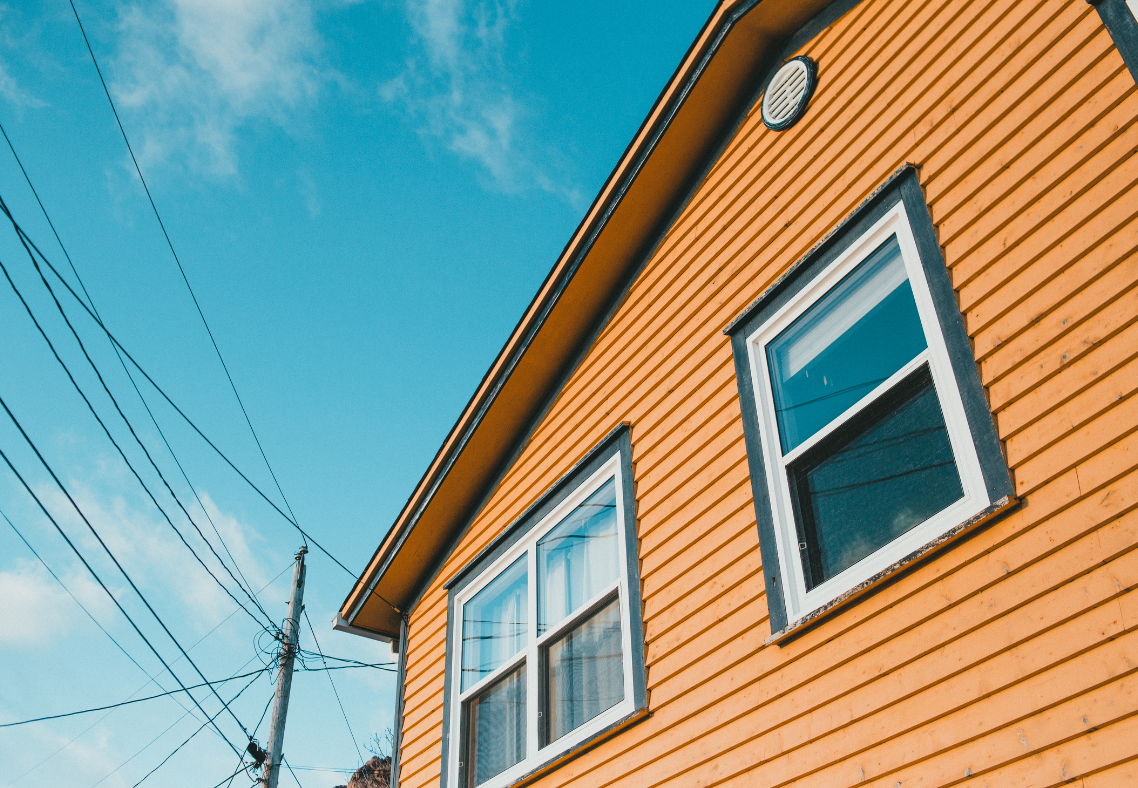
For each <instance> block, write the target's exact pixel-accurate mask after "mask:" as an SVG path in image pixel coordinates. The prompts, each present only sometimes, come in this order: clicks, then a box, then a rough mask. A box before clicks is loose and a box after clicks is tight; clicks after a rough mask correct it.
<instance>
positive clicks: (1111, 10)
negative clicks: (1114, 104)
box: [1090, 0, 1138, 79]
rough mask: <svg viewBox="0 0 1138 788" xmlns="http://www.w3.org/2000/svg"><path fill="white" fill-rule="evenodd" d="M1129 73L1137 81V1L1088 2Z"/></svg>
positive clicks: (1093, 0)
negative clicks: (1100, 19)
mask: <svg viewBox="0 0 1138 788" xmlns="http://www.w3.org/2000/svg"><path fill="white" fill-rule="evenodd" d="M1090 2H1091V5H1093V6H1094V7H1095V9H1096V10H1097V11H1098V14H1099V16H1100V17H1101V18H1102V23H1103V25H1104V26H1105V27H1106V29H1107V32H1109V33H1110V37H1111V39H1112V40H1113V41H1114V45H1115V47H1117V49H1118V52H1119V54H1120V55H1122V59H1123V60H1124V61H1125V62H1126V65H1127V67H1128V68H1129V69H1130V73H1131V74H1132V75H1133V76H1134V78H1135V79H1138V18H1136V17H1138V0H1090Z"/></svg>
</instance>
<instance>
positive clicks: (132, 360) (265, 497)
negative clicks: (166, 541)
mask: <svg viewBox="0 0 1138 788" xmlns="http://www.w3.org/2000/svg"><path fill="white" fill-rule="evenodd" d="M8 219H9V221H11V222H12V224H13V226H14V227H15V228H16V232H17V233H19V235H20V237H21V238H23V239H24V241H25V242H27V244H28V245H29V246H31V248H32V249H33V250H34V251H35V253H36V255H37V256H38V257H39V259H40V260H41V261H43V263H44V264H45V265H46V266H47V267H48V270H50V271H51V272H52V274H53V275H54V276H55V278H56V279H58V280H59V282H60V284H62V285H63V287H64V288H65V289H66V290H67V291H68V293H70V294H71V297H72V298H74V299H75V300H76V301H77V302H78V303H79V305H80V306H81V307H83V310H84V311H85V312H86V313H87V315H88V317H90V318H91V319H92V320H93V321H95V323H96V324H97V325H98V326H99V328H100V329H101V330H102V331H103V333H105V334H106V335H107V338H108V339H109V340H110V341H111V342H112V343H114V345H115V347H116V348H118V349H119V350H120V351H122V354H123V355H124V356H125V357H126V359H127V360H128V361H129V362H130V363H131V365H132V366H134V368H135V369H137V370H138V372H139V373H140V374H141V375H142V376H143V377H144V378H146V382H147V383H149V384H150V385H151V386H153V387H154V390H155V391H157V392H158V393H159V394H160V395H162V398H163V399H164V400H165V401H166V403H167V404H168V405H169V406H170V407H171V408H173V409H174V412H175V413H177V414H178V415H179V416H181V418H182V420H183V421H185V422H186V424H187V425H189V427H190V428H191V429H192V430H193V431H194V432H196V433H197V435H198V437H200V438H201V439H202V440H203V441H205V443H206V445H208V446H209V447H210V448H211V449H213V451H214V452H215V453H216V454H217V456H219V457H220V458H221V459H222V460H223V461H225V463H226V465H228V466H229V467H230V468H231V469H232V470H233V472H234V473H236V474H237V475H238V476H240V477H241V480H242V481H244V482H245V483H246V484H247V485H249V487H250V488H251V489H252V490H253V491H254V492H255V493H257V495H259V496H261V498H262V500H264V501H265V503H267V504H268V505H269V506H271V507H272V508H273V509H274V510H275V511H276V513H277V514H279V515H280V516H281V517H282V518H284V520H285V521H286V522H287V523H288V524H289V525H291V526H292V527H293V528H295V529H296V530H297V531H298V532H299V533H300V535H301V536H302V537H303V538H304V539H305V540H306V542H311V543H312V544H313V545H314V546H315V547H316V548H317V549H318V550H320V552H322V553H324V555H326V556H327V557H328V558H329V559H330V560H331V561H332V563H334V564H336V566H338V567H340V568H341V569H343V570H344V571H345V572H347V573H348V574H349V575H350V576H352V577H353V578H358V577H359V573H358V572H353V571H352V570H351V569H349V568H348V567H347V566H345V565H344V563H343V562H342V561H340V559H338V558H336V556H334V555H332V553H331V552H329V551H328V549H327V548H326V547H324V546H323V545H322V544H320V543H319V542H318V541H317V540H316V539H314V538H313V537H312V534H310V533H308V532H307V531H305V530H304V529H303V528H301V527H300V525H299V524H297V522H296V521H295V520H294V519H293V518H292V517H290V516H289V515H288V514H287V513H285V511H284V510H283V509H281V508H280V507H279V506H278V505H277V504H276V502H275V501H273V499H272V498H270V497H269V496H268V495H266V494H265V493H264V491H263V490H261V488H260V487H258V486H257V485H256V484H255V483H254V482H253V480H252V479H250V478H249V477H248V476H247V475H246V474H245V473H244V472H243V471H242V470H241V469H240V468H238V467H237V466H236V465H235V464H234V463H233V461H232V460H231V459H229V457H228V456H226V454H225V452H223V451H222V450H221V449H220V448H218V446H217V444H216V443H214V442H213V441H212V440H210V438H209V436H207V435H206V434H205V433H204V432H202V430H201V428H200V427H198V425H197V424H195V423H194V421H193V419H191V418H190V417H189V416H187V415H186V413H185V411H183V410H182V409H181V408H180V407H179V406H178V404H177V403H176V402H174V400H173V399H171V397H170V395H169V394H167V393H166V391H165V390H164V389H163V388H162V387H161V386H159V385H158V383H157V381H155V380H154V378H153V377H151V375H150V373H148V372H147V371H146V369H145V368H143V366H142V365H141V364H139V363H138V361H137V360H135V358H134V356H132V355H131V354H130V351H128V350H127V349H126V348H125V347H124V346H123V344H122V343H121V342H120V341H119V340H118V338H117V337H115V335H114V334H113V333H111V331H110V329H108V328H107V327H106V325H104V324H103V323H102V321H100V320H99V317H98V315H96V314H95V313H94V312H92V311H91V308H90V307H88V306H87V304H86V303H84V301H83V299H82V298H80V297H79V294H78V293H76V292H75V288H73V287H72V286H71V284H70V283H69V282H68V281H67V280H66V279H65V278H64V277H63V275H62V274H60V273H59V270H58V269H57V268H56V267H55V266H54V265H53V264H52V262H51V260H50V259H49V258H48V257H47V255H45V254H44V253H43V252H42V251H41V250H40V248H39V247H38V246H37V245H36V243H35V241H34V240H32V238H31V237H30V236H29V235H28V234H27V233H26V232H24V229H23V228H22V227H21V226H20V224H19V222H17V221H16V220H15V218H14V217H13V216H11V215H9V216H8ZM371 594H372V595H373V596H375V597H376V598H378V599H379V600H381V601H382V602H383V603H384V604H386V605H388V606H389V607H390V608H391V609H392V610H394V611H395V612H397V613H402V611H401V610H400V609H399V608H398V607H396V606H395V605H393V604H392V603H391V602H390V601H388V600H387V599H384V598H383V596H381V595H380V594H379V593H378V592H376V591H372V592H371Z"/></svg>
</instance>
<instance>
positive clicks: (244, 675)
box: [0, 668, 268, 728]
mask: <svg viewBox="0 0 1138 788" xmlns="http://www.w3.org/2000/svg"><path fill="white" fill-rule="evenodd" d="M266 670H268V668H261V669H260V670H254V671H252V672H251V673H242V674H241V675H239V676H230V677H229V678H227V679H219V680H217V681H203V682H202V683H201V684H191V685H190V686H188V687H186V688H185V689H184V690H181V689H176V690H170V691H169V692H161V693H159V694H157V695H147V696H146V697H145V698H133V699H131V700H124V701H122V702H120V703H112V704H111V705H109V706H96V707H95V708H92V709H81V710H79V711H69V712H66V713H64V714H52V715H49V716H47V717H35V718H33V719H30V720H20V721H19V722H5V723H2V724H0V728H14V727H16V726H17V725H28V724H29V723H33V722H46V721H47V720H60V719H63V718H64V717H75V716H78V715H80V714H92V713H94V712H96V711H107V710H108V709H117V708H120V707H122V706H130V705H131V704H134V703H142V702H144V701H148V700H156V699H158V698H165V697H168V696H170V695H176V694H178V693H180V692H189V691H190V690H192V689H199V688H200V687H216V686H218V685H220V684H225V683H226V682H229V681H233V680H234V679H244V678H248V677H249V676H256V675H258V674H260V673H264V672H265V671H266Z"/></svg>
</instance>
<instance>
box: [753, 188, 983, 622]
mask: <svg viewBox="0 0 1138 788" xmlns="http://www.w3.org/2000/svg"><path fill="white" fill-rule="evenodd" d="M892 235H896V237H897V241H898V244H899V246H900V248H901V257H902V260H903V262H904V264H905V270H906V273H907V274H908V278H909V282H910V285H911V287H912V290H913V298H914V300H915V301H916V304H917V312H918V315H919V316H920V320H921V326H922V329H923V331H924V334H925V341H926V344H927V347H926V349H925V350H924V351H922V352H921V353H920V354H918V355H917V356H916V357H914V358H913V359H912V360H911V361H910V362H909V363H907V364H906V365H905V366H904V367H902V368H901V369H900V370H898V371H897V372H895V373H894V374H893V375H892V376H890V378H889V379H888V380H885V381H883V382H882V383H881V384H879V385H878V386H877V387H875V388H874V389H873V391H871V392H869V393H868V394H866V395H865V396H864V397H862V398H861V399H860V400H859V401H858V402H856V403H854V404H853V405H852V406H850V407H849V408H848V409H847V410H846V411H844V412H843V413H842V414H840V415H839V416H837V417H836V418H834V419H833V420H832V421H831V422H830V423H828V424H827V425H826V426H825V427H824V428H823V429H821V430H819V431H818V432H817V433H815V434H814V435H812V436H811V437H810V438H808V439H807V440H806V441H803V443H802V444H800V445H798V446H796V447H795V448H794V449H792V450H791V451H790V452H788V453H786V454H783V452H782V444H781V442H780V435H779V431H778V418H777V413H776V411H775V399H774V390H773V383H772V379H771V370H770V368H769V366H768V361H767V346H768V345H769V344H770V343H772V342H773V341H774V340H775V339H776V338H777V337H778V336H779V335H780V334H781V333H782V332H783V331H784V330H785V329H787V328H788V327H789V326H790V325H791V324H792V323H793V322H794V321H795V320H796V319H797V318H798V317H800V316H801V315H802V314H804V313H805V312H806V310H808V309H809V308H810V307H811V306H812V305H813V304H815V303H817V302H818V301H819V300H820V299H822V298H823V297H824V296H825V295H826V294H827V293H829V292H831V291H832V290H833V288H834V287H835V286H837V285H838V283H839V282H841V280H842V279H843V278H844V277H845V276H846V275H847V274H849V273H850V272H851V271H852V270H853V269H854V268H856V267H857V265H858V264H859V263H861V262H862V261H863V260H865V259H866V258H867V257H868V256H869V255H870V254H872V253H873V251H874V250H876V249H877V248H878V247H879V246H881V244H883V243H884V242H885V241H887V240H888V239H889V237H890V236H892ZM746 345H747V350H748V356H749V360H750V366H751V382H752V390H753V391H754V393H755V400H756V406H757V409H758V417H759V419H758V420H759V425H760V429H759V432H760V436H761V443H762V451H763V456H764V460H765V461H764V466H765V470H766V475H767V478H766V480H765V481H766V484H767V488H768V492H769V494H770V500H771V506H772V508H773V510H774V511H773V514H774V523H775V529H774V530H775V537H776V538H775V541H776V548H777V551H778V555H779V572H780V576H781V581H782V584H783V586H782V587H783V592H784V597H785V602H786V607H787V614H788V619H789V620H790V621H795V620H797V619H800V618H802V617H803V616H805V615H808V614H809V613H811V612H813V611H814V610H817V609H818V608H820V607H822V606H823V605H825V604H826V603H828V602H830V601H832V600H833V599H835V598H837V597H838V596H840V595H841V594H843V593H845V592H846V591H849V590H850V589H852V588H853V587H854V586H856V585H858V584H859V583H861V582H864V581H865V580H868V579H869V578H871V577H873V576H874V575H876V574H877V573H879V572H881V571H884V570H885V569H887V568H888V567H889V566H891V565H892V564H893V563H895V562H896V561H898V560H900V559H901V558H903V557H904V556H906V555H908V554H909V553H911V552H913V551H914V550H917V549H919V548H920V547H922V546H924V545H925V544H927V543H928V542H930V541H931V540H933V539H935V538H936V537H937V536H939V535H940V534H941V533H943V532H944V531H946V530H947V529H949V528H952V527H953V526H955V525H958V524H959V523H961V522H963V521H964V520H965V519H967V518H968V517H969V516H971V515H972V514H975V512H976V511H979V510H980V509H982V508H983V507H984V506H987V505H988V503H989V501H988V494H987V489H986V487H985V485H984V479H983V475H982V473H981V470H980V463H979V459H978V457H977V455H976V450H975V446H974V445H973V442H972V436H971V431H970V430H969V427H968V421H967V417H966V415H965V413H964V406H963V403H962V401H961V397H960V392H959V389H958V387H957V383H956V376H955V374H954V372H953V370H952V365H951V361H950V359H949V355H948V348H947V346H946V344H945V341H944V337H943V336H942V335H941V331H940V323H939V321H938V319H937V315H936V311H935V307H934V305H933V302H932V296H931V294H930V292H929V286H928V283H927V281H926V279H925V274H924V269H923V267H922V265H921V260H920V256H919V254H918V252H917V248H916V242H915V240H914V238H913V234H912V230H911V228H910V225H909V220H908V216H907V214H906V211H905V207H904V204H903V203H898V204H897V205H896V206H894V207H893V208H892V209H890V210H889V211H887V212H886V213H885V215H884V216H882V217H881V219H879V220H878V221H877V222H876V223H875V224H874V225H873V226H872V227H871V228H870V229H869V230H868V231H867V232H865V233H864V234H863V235H862V236H861V237H860V238H858V239H857V240H856V241H855V242H854V243H853V244H851V245H850V246H849V248H847V249H846V250H845V252H843V253H842V254H841V255H839V256H838V257H837V258H836V259H835V260H834V261H833V262H832V263H830V264H829V265H828V266H827V267H826V269H825V270H824V271H822V272H821V273H820V274H819V275H818V276H817V277H815V278H814V280H813V281H812V282H811V283H810V284H809V285H807V286H806V287H805V288H803V289H802V291H800V292H799V293H798V294H797V295H796V296H795V297H794V298H792V299H790V300H789V301H788V302H787V303H786V304H784V305H783V306H782V307H781V308H780V309H779V310H778V311H777V312H775V314H774V315H772V316H771V317H770V319H769V320H767V321H766V323H764V324H763V325H762V326H760V327H759V328H758V329H756V330H755V331H754V332H752V333H751V334H750V335H749V336H748V337H747V339H746ZM921 364H928V366H929V369H930V372H931V374H932V378H933V385H934V387H935V389H936V393H937V396H938V399H939V401H940V405H941V410H942V412H943V413H944V417H945V423H946V425H947V426H948V436H949V441H950V444H951V446H952V451H953V455H954V458H955V460H956V464H957V470H958V472H959V474H960V479H961V485H962V486H963V488H964V497H963V498H961V499H960V500H959V501H957V502H956V503H954V504H952V505H950V506H949V507H947V508H945V509H943V510H941V511H940V512H939V513H938V514H936V515H934V516H933V517H931V518H929V519H928V520H926V521H925V522H923V523H921V524H920V525H919V526H917V527H915V528H913V529H912V530H910V531H909V532H907V533H905V534H903V535H902V536H900V537H898V538H897V539H896V540H894V541H892V542H890V543H889V544H888V545H886V546H884V547H882V548H880V549H879V550H877V551H876V552H874V553H872V554H871V555H869V556H867V557H866V558H864V559H862V560H861V561H859V562H858V563H856V564H854V565H853V566H851V567H849V568H847V569H846V570H844V571H842V572H840V573H838V574H837V575H836V576H834V577H831V578H830V579H828V580H826V581H825V582H823V583H821V584H819V585H817V586H815V587H814V588H813V589H810V590H809V591H808V590H807V588H806V580H805V572H804V569H803V566H802V556H801V554H800V552H799V549H798V548H799V545H798V534H797V526H796V521H795V519H794V511H793V501H792V493H791V490H790V481H789V479H788V474H787V470H788V466H789V465H790V464H791V463H792V462H794V460H796V459H797V458H799V457H801V456H802V455H803V454H804V453H805V452H807V451H809V450H810V449H811V448H812V447H814V446H815V445H817V444H818V442H819V441H821V440H823V439H824V438H825V437H826V436H828V435H830V434H831V433H833V431H834V430H836V429H838V428H840V427H841V426H842V425H843V424H845V423H847V422H849V420H850V419H852V418H856V416H857V414H859V413H861V412H862V411H863V410H865V408H866V407H869V406H870V405H872V403H873V402H875V401H876V400H878V399H879V398H880V397H882V396H884V395H885V394H886V393H887V392H888V391H890V390H891V389H892V387H893V386H895V385H897V383H898V382H899V381H901V380H902V379H903V378H904V377H905V376H906V375H908V374H910V373H912V372H913V371H914V370H915V369H917V368H918V367H919V366H920V365H921Z"/></svg>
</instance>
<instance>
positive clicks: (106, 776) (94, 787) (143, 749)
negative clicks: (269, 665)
mask: <svg viewBox="0 0 1138 788" xmlns="http://www.w3.org/2000/svg"><path fill="white" fill-rule="evenodd" d="M256 658H257V657H256V655H254V656H253V657H252V658H250V659H249V660H248V662H246V663H245V664H244V665H242V666H241V667H239V668H238V669H237V671H236V673H240V672H241V671H243V670H244V669H245V668H247V667H248V666H249V662H252V661H253V660H254V659H256ZM231 678H232V677H231ZM228 680H229V679H226V681H228ZM189 714H190V712H189V711H188V710H187V711H186V713H185V714H183V715H182V716H180V717H178V719H176V720H174V721H173V722H172V723H170V724H169V725H168V726H166V728H165V730H163V731H162V732H161V733H159V734H158V735H157V736H155V737H154V738H153V739H151V740H150V741H148V742H147V743H146V744H144V745H142V747H141V748H140V749H139V750H138V751H137V752H135V753H134V755H132V756H130V757H129V758H127V759H126V760H125V761H123V762H122V763H120V764H119V765H118V766H116V767H115V768H114V769H112V770H111V771H109V772H107V773H106V774H104V775H103V776H102V777H101V778H99V781H98V782H96V783H94V784H93V785H91V788H97V787H98V786H100V785H102V784H103V783H104V782H106V781H107V780H108V779H110V778H111V777H112V776H113V775H115V774H117V773H118V772H119V771H120V770H121V769H122V768H123V767H124V766H126V765H127V764H128V763H130V762H131V761H133V760H134V759H135V758H137V757H138V756H139V755H142V753H144V752H146V751H147V750H148V749H150V748H151V747H152V746H154V743H155V742H156V741H158V740H159V739H161V738H162V737H163V736H165V735H166V734H167V733H169V732H170V730H171V729H172V728H173V727H174V726H175V725H177V724H178V723H179V722H181V721H182V720H184V719H185V718H186V717H187V716H189ZM194 720H195V721H196V720H197V718H196V717H195V718H194ZM240 755H241V758H242V760H244V755H245V754H244V753H240Z"/></svg>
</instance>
